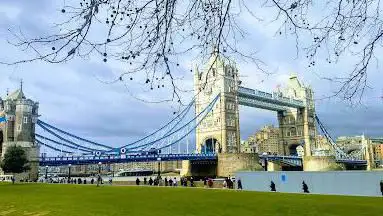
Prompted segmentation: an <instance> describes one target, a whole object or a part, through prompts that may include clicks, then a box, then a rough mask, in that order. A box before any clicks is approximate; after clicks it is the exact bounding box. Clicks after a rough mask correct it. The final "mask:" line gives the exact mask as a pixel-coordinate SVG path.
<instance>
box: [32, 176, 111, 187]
mask: <svg viewBox="0 0 383 216" xmlns="http://www.w3.org/2000/svg"><path fill="white" fill-rule="evenodd" d="M39 182H41V183H42V182H46V183H56V184H97V186H98V185H99V184H103V180H102V177H101V176H100V175H97V176H95V177H92V178H91V179H90V180H89V178H88V179H87V178H68V177H64V178H48V179H45V178H41V179H40V180H39ZM109 183H110V184H112V180H111V179H109Z"/></svg>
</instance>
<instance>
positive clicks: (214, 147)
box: [201, 137, 222, 153]
mask: <svg viewBox="0 0 383 216" xmlns="http://www.w3.org/2000/svg"><path fill="white" fill-rule="evenodd" d="M221 152H222V145H221V143H220V142H219V141H218V139H217V138H215V137H207V138H205V140H204V141H203V143H202V144H201V153H221Z"/></svg>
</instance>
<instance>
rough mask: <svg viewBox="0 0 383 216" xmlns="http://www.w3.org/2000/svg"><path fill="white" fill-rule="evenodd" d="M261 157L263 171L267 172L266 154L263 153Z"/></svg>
mask: <svg viewBox="0 0 383 216" xmlns="http://www.w3.org/2000/svg"><path fill="white" fill-rule="evenodd" d="M262 155H263V164H264V169H265V171H267V153H266V152H263V153H262Z"/></svg>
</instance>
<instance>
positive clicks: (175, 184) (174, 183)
mask: <svg viewBox="0 0 383 216" xmlns="http://www.w3.org/2000/svg"><path fill="white" fill-rule="evenodd" d="M173 185H174V187H177V179H176V177H174V180H173Z"/></svg>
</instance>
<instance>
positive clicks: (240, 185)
mask: <svg viewBox="0 0 383 216" xmlns="http://www.w3.org/2000/svg"><path fill="white" fill-rule="evenodd" d="M237 186H238V190H242V181H241V179H240V178H238V181H237Z"/></svg>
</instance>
